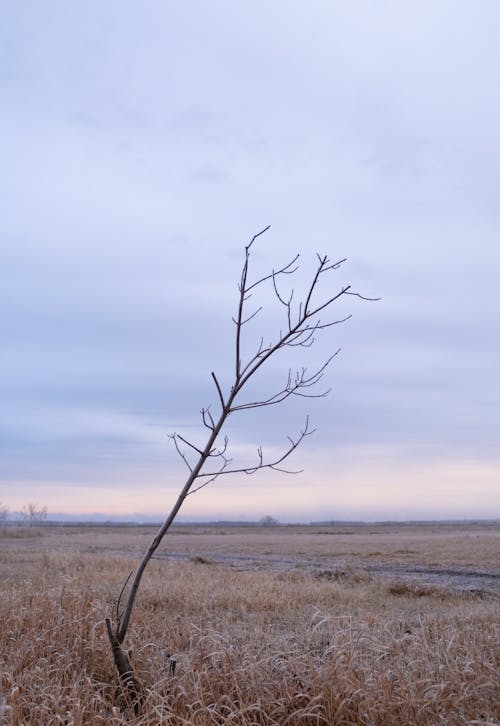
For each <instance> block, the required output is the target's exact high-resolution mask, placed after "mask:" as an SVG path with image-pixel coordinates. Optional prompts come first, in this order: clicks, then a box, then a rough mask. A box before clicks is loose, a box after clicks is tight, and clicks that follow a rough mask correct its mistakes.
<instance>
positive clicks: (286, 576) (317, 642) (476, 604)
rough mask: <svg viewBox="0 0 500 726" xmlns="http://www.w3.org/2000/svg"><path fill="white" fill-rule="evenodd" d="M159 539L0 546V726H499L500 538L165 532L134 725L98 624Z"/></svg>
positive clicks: (60, 536) (420, 528)
mask: <svg viewBox="0 0 500 726" xmlns="http://www.w3.org/2000/svg"><path fill="white" fill-rule="evenodd" d="M153 532H154V529H152V528H148V527H103V526H100V527H78V526H67V527H66V526H65V527H47V528H42V529H40V530H29V529H24V530H22V531H21V530H15V529H14V528H8V529H6V530H4V532H3V533H1V534H0V575H1V578H2V580H1V581H2V597H1V603H0V639H1V643H2V648H1V651H0V664H1V672H2V684H1V685H2V691H3V695H4V698H5V702H6V704H7V706H8V707H10V708H9V710H5V712H4V715H5V719H7V718H9V719H10V722H11V723H12V724H16V726H17V724H68V726H69V725H70V724H74V725H77V724H124V723H131V724H160V723H165V724H194V725H198V724H199V725H203V724H242V725H243V724H276V725H278V724H279V725H281V724H366V725H367V726H368V725H372V724H373V725H377V726H379V725H380V726H382V725H384V726H385V725H386V724H387V725H389V726H390V725H392V724H394V725H396V724H398V726H399V725H400V724H471V725H472V724H483V725H486V724H498V723H499V722H500V690H499V688H500V622H499V621H500V589H499V582H500V563H499V560H500V557H499V554H500V525H498V524H481V523H478V524H467V525H406V526H405V525H354V526H349V527H344V526H335V527H330V526H328V527H298V526H293V527H277V528H266V527H260V528H259V527H242V528H239V527H225V526H213V527H203V526H199V527H192V528H191V527H177V528H175V529H174V530H173V532H172V533H171V534H169V535H167V537H166V539H165V541H164V544H163V546H162V548H161V552H160V555H159V556H158V557H157V558H155V560H154V561H153V562H152V563H151V566H150V568H149V571H148V572H147V574H146V576H145V580H144V581H143V589H142V592H141V593H140V596H139V599H138V601H137V606H136V607H137V609H136V611H135V614H134V616H133V621H132V625H131V631H130V640H129V641H128V642H129V647H131V648H132V650H133V659H134V663H135V665H136V667H137V670H138V673H139V674H140V677H141V679H142V681H143V683H144V684H145V685H146V686H147V687H148V688H149V696H148V699H147V701H146V704H145V706H144V709H143V712H142V714H141V715H140V716H138V717H135V716H133V715H131V714H130V713H127V712H126V711H123V710H121V705H122V704H121V703H120V699H119V697H117V693H116V680H115V676H114V672H113V667H112V662H111V655H110V652H109V646H108V643H107V640H106V637H105V633H104V627H103V619H104V617H106V616H107V615H112V614H113V608H114V598H115V597H116V595H117V593H118V592H119V590H120V587H121V584H122V583H123V581H124V579H125V577H126V575H127V574H128V572H129V570H130V569H132V568H133V567H134V566H135V564H136V562H137V556H139V555H140V554H141V553H142V551H143V550H144V549H145V547H146V546H147V544H148V543H149V541H150V538H151V535H152V533H153ZM171 656H175V659H176V662H177V667H176V669H175V672H174V673H172V672H171V668H170V666H169V658H170V657H171ZM170 663H171V661H170ZM5 722H6V723H9V721H8V720H6V721H5Z"/></svg>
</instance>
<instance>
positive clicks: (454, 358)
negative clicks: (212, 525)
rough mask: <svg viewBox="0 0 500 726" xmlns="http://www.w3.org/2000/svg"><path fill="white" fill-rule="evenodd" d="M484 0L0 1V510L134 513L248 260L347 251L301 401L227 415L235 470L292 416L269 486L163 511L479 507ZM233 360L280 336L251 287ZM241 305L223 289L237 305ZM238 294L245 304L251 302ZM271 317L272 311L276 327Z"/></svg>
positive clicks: (160, 504)
mask: <svg viewBox="0 0 500 726" xmlns="http://www.w3.org/2000/svg"><path fill="white" fill-rule="evenodd" d="M499 26H500V5H499V4H498V3H497V2H496V1H495V0H477V1H476V2H474V3H471V2H466V1H465V0H440V2H434V0H421V1H420V2H409V1H408V2H401V0H393V1H389V0H380V1H379V2H376V3H372V2H368V1H365V2H362V1H361V0H349V2H347V1H346V2H337V0H315V1H313V2H308V3H304V2H298V1H296V0H273V1H272V2H269V1H268V0H266V1H265V2H264V0H255V1H254V2H251V3H250V2H242V1H241V0H211V2H201V0H198V2H195V1H194V0H184V1H183V2H171V1H170V0H162V1H160V0H157V1H154V0H147V1H146V2H141V3H137V2H129V1H128V0H120V1H119V2H118V0H115V1H112V0H110V1H109V2H105V3H103V2H97V0H89V1H88V2H85V3H67V2H64V1H63V0H49V1H48V2H43V3H40V2H36V1H35V0H32V1H30V0H21V1H20V2H12V3H3V4H2V6H1V9H0V118H1V124H2V135H1V141H0V144H1V167H2V173H1V175H0V185H1V193H0V229H1V235H0V245H1V252H0V281H1V282H0V310H1V325H0V336H1V337H0V345H1V348H0V350H1V353H0V406H1V414H0V454H1V458H0V467H1V469H0V499H1V500H2V501H3V502H4V503H5V504H7V505H8V506H9V507H10V509H11V510H16V509H19V508H20V507H22V506H23V505H25V504H27V503H28V502H31V501H35V502H39V503H40V504H45V505H47V507H48V509H49V512H50V513H52V514H55V513H61V512H65V513H70V514H77V515H81V514H89V513H94V512H100V513H103V514H105V515H120V516H124V517H129V516H131V515H134V514H141V515H144V516H146V515H150V516H154V517H156V518H158V517H160V516H161V514H163V513H164V512H165V511H167V510H168V508H169V507H170V506H171V504H172V502H173V500H174V498H175V496H176V492H177V491H178V489H179V487H180V486H181V485H182V483H183V481H184V478H185V467H184V465H183V463H182V462H181V461H180V460H179V458H178V457H177V456H176V454H175V451H174V448H173V446H172V444H171V442H169V438H168V434H169V433H172V432H179V433H182V434H183V435H185V436H188V437H190V438H191V439H192V440H193V441H195V442H197V443H198V444H201V443H202V441H203V436H204V435H205V433H206V429H205V430H204V429H203V427H202V426H201V425H200V416H199V411H200V408H201V407H203V406H205V407H206V406H207V405H209V404H211V405H212V409H213V410H216V408H217V394H216V391H215V389H214V385H213V382H212V380H211V377H210V373H211V371H212V370H214V371H215V372H216V373H217V375H218V376H219V378H220V380H221V383H222V385H223V386H224V388H225V390H227V388H228V387H230V385H231V376H232V374H233V369H234V341H233V336H234V324H233V323H232V321H231V317H232V316H233V315H234V314H235V310H236V305H237V293H238V291H237V282H238V278H239V275H240V270H241V264H242V259H243V248H244V245H245V244H246V243H247V242H248V241H249V239H250V238H251V237H252V235H253V234H254V233H256V232H258V231H259V230H260V229H262V228H263V227H265V226H266V225H268V224H270V225H271V229H270V230H269V231H268V232H267V233H266V235H264V236H263V237H261V238H259V240H258V242H256V245H255V256H254V258H253V260H252V264H253V265H254V267H252V274H255V275H258V274H263V273H264V272H265V271H270V270H271V269H272V268H273V267H276V266H279V265H280V264H284V263H285V262H288V261H289V259H290V258H291V257H293V256H294V255H295V254H296V253H300V254H301V258H300V261H301V267H300V270H299V271H298V273H297V278H296V280H295V282H294V283H293V285H294V288H295V299H297V300H298V299H299V298H300V295H301V289H302V286H303V285H304V284H305V283H306V281H307V279H308V278H309V277H310V275H311V274H313V272H314V268H315V261H316V253H317V252H319V253H321V254H328V255H329V257H330V258H332V259H340V258H343V257H347V258H348V261H347V262H346V263H345V264H344V265H343V266H342V268H341V269H340V270H338V271H335V272H333V273H332V275H331V277H330V278H328V279H327V280H326V281H325V282H324V286H323V287H322V289H321V291H320V292H321V294H328V293H331V292H332V290H333V291H334V292H335V291H336V290H337V289H339V288H340V287H341V286H342V285H345V284H352V286H353V289H355V290H357V291H359V292H361V293H363V294H365V295H368V296H374V297H375V296H381V297H382V300H381V301H380V302H376V303H367V302H363V301H361V300H358V299H356V298H350V299H349V300H348V301H347V304H346V305H341V306H339V307H338V308H337V309H336V310H334V311H333V312H332V314H333V315H334V316H336V315H342V314H344V313H346V312H352V314H353V317H352V319H351V320H350V321H349V322H348V323H346V324H345V325H342V326H335V327H333V328H330V329H328V330H326V331H324V333H323V335H322V336H321V338H320V339H318V340H317V343H316V345H315V346H314V347H313V348H312V349H310V350H307V351H303V353H304V358H303V359H302V358H301V357H300V355H298V354H299V353H300V352H301V351H300V350H299V351H295V352H294V355H293V356H291V357H290V356H288V354H285V355H283V356H282V357H281V358H279V359H277V360H276V361H275V363H274V364H273V365H270V366H269V369H268V370H267V371H265V372H263V373H262V375H261V376H260V377H259V379H258V380H257V381H256V382H255V390H258V391H259V392H261V393H262V394H264V395H267V394H270V393H272V392H273V390H274V388H275V387H276V386H279V384H280V382H281V380H282V379H283V377H286V375H287V372H288V368H289V366H295V365H298V366H301V365H303V364H304V365H307V366H310V367H312V368H314V365H318V364H321V362H322V361H323V360H324V359H325V358H326V357H328V355H329V354H330V353H331V352H333V351H335V350H336V349H337V348H338V347H342V352H341V354H340V355H339V356H338V357H337V358H336V359H335V361H334V362H333V363H332V366H331V367H330V369H329V370H328V373H327V375H326V377H325V385H326V386H328V387H332V392H331V394H330V396H329V397H328V398H326V399H320V400H313V401H304V400H297V399H294V400H291V401H288V402H287V403H286V404H284V405H283V406H281V407H280V408H273V409H272V410H271V409H266V410H264V411H261V412H260V413H259V415H257V414H256V413H249V414H245V413H240V414H238V415H237V416H236V415H235V416H234V417H233V420H232V421H231V426H230V430H229V432H228V433H229V434H230V439H231V440H230V446H231V455H233V456H234V457H235V460H238V461H245V462H249V463H250V464H251V463H253V462H254V461H255V456H256V453H255V450H256V447H257V446H258V445H259V444H262V445H263V448H264V453H265V454H266V453H267V454H269V455H273V454H276V453H277V452H279V451H280V450H281V449H280V447H282V446H284V445H286V443H287V438H286V437H287V435H292V436H294V435H295V434H296V433H297V431H299V430H300V427H301V426H302V425H303V422H304V419H305V416H306V415H307V413H309V414H310V417H311V423H312V425H314V426H317V429H318V430H317V433H316V434H315V436H314V437H310V438H309V439H308V440H307V441H306V442H304V445H303V446H302V447H301V449H300V450H299V451H297V452H296V454H295V456H294V458H293V460H291V461H290V462H289V463H290V465H291V466H293V467H296V468H300V469H304V471H303V473H301V474H296V475H293V476H286V475H280V474H276V473H272V472H271V473H269V472H261V473H260V474H257V475H255V476H254V477H247V476H244V475H235V476H234V477H226V478H224V480H219V481H218V482H217V483H216V484H214V485H212V486H211V487H209V488H206V489H204V490H203V491H200V492H199V493H197V494H195V495H193V496H192V497H190V498H189V499H188V501H187V503H186V506H185V509H184V510H183V515H184V517H185V518H186V519H193V518H195V517H205V518H219V517H220V518H255V517H260V516H263V515H265V514H271V515H273V516H275V517H278V518H280V519H282V520H290V521H292V520H301V521H309V520H314V519H316V520H317V519H343V518H344V519H345V518H355V519H380V518H395V519H410V518H413V519H415V518H443V517H452V518H456V517H459V518H463V517H465V518H471V517H500V451H499V444H498V437H499V428H500V426H499V425H500V386H499V377H498V371H499V370H500V340H499V324H498V318H499V309H500V305H499V304H500V285H499V273H500V251H499V239H498V235H499V230H500V202H499V189H500V136H499V133H498V129H499V128H500V94H499V89H500V44H499V43H498V28H499ZM263 295H264V299H263V302H264V310H263V311H262V312H261V313H260V316H259V318H257V319H256V320H255V321H254V322H253V323H252V325H249V326H248V327H247V333H248V339H247V342H246V346H247V348H246V350H249V351H250V350H252V349H253V346H255V345H258V341H259V338H260V335H261V333H263V334H265V335H269V337H271V336H272V335H273V331H276V330H279V328H280V327H281V326H282V325H283V322H284V321H283V318H282V310H280V306H279V305H278V308H276V307H275V306H274V304H273V300H272V298H271V297H270V296H269V294H268V292H267V291H266V290H263ZM252 302H253V301H252ZM255 304H256V306H258V304H259V301H258V300H257V296H256V299H255ZM280 316H281V317H280Z"/></svg>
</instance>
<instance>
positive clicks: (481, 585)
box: [155, 552, 500, 595]
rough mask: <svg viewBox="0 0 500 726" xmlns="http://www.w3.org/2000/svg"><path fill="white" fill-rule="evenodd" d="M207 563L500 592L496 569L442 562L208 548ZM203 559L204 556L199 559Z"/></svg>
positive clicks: (174, 555)
mask: <svg viewBox="0 0 500 726" xmlns="http://www.w3.org/2000/svg"><path fill="white" fill-rule="evenodd" d="M155 557H156V558H158V559H165V558H167V559H176V560H191V561H193V559H196V558H193V553H192V552H171V553H160V554H157V555H155ZM209 557H210V559H209V562H210V563H211V564H222V565H227V566H228V567H231V568H234V569H238V570H242V571H250V570H262V569H265V570H273V571H283V570H289V569H291V568H300V569H301V570H303V571H308V572H310V573H311V574H312V575H313V576H315V577H318V578H321V579H329V580H332V581H341V580H343V579H346V578H348V577H351V576H352V573H353V572H355V573H357V575H358V576H361V575H362V573H368V574H369V575H372V576H373V577H378V578H380V579H383V580H385V581H387V582H393V583H400V582H403V583H407V584H410V583H414V584H418V585H419V586H438V587H442V588H446V589H449V590H455V591H456V590H458V591H463V592H469V593H476V594H478V595H480V594H481V593H484V594H487V593H497V594H500V570H491V569H488V570H477V569H471V568H466V567H458V566H457V567H454V568H448V567H444V566H438V565H436V566H432V567H431V566H424V565H405V564H400V563H397V564H396V563H394V564H392V563H386V562H379V563H374V562H369V563H367V562H365V561H363V560H362V559H360V560H359V561H358V562H356V563H352V562H349V564H346V563H344V562H332V563H330V565H331V566H330V567H327V568H325V564H326V563H325V561H324V560H322V561H317V560H311V559H310V558H307V559H304V558H301V557H300V556H295V557H294V556H290V557H281V556H277V555H274V554H259V555H242V554H231V553H220V552H211V553H210V554H209ZM202 559H203V561H206V559H205V558H201V557H200V558H199V560H202Z"/></svg>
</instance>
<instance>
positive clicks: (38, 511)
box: [19, 502, 47, 527]
mask: <svg viewBox="0 0 500 726" xmlns="http://www.w3.org/2000/svg"><path fill="white" fill-rule="evenodd" d="M19 514H20V515H21V519H22V520H23V521H24V522H25V523H26V524H27V525H28V526H30V527H35V526H36V525H39V524H41V523H42V522H44V521H45V520H46V519H47V507H41V506H40V505H39V504H34V503H33V502H30V503H29V504H26V506H24V507H23V508H22V509H21V511H20V512H19Z"/></svg>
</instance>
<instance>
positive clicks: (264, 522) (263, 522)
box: [259, 514, 279, 527]
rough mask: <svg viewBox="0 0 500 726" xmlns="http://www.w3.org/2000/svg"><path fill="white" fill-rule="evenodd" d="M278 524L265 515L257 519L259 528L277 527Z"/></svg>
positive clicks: (274, 519) (268, 515) (272, 518)
mask: <svg viewBox="0 0 500 726" xmlns="http://www.w3.org/2000/svg"><path fill="white" fill-rule="evenodd" d="M278 524H279V521H278V520H277V519H276V518H275V517H272V516H271V515H270V514H266V515H265V516H264V517H261V519H259V526H260V527H277V526H278Z"/></svg>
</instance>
